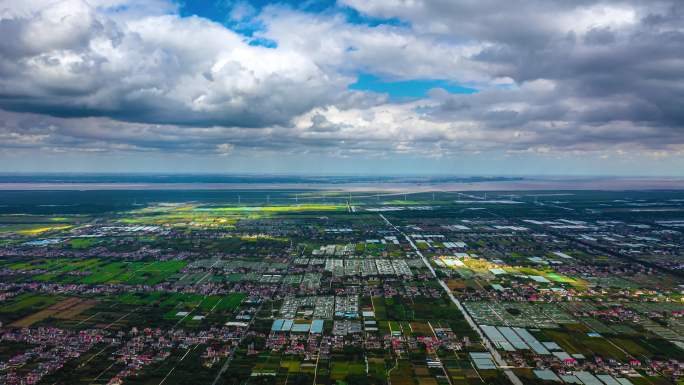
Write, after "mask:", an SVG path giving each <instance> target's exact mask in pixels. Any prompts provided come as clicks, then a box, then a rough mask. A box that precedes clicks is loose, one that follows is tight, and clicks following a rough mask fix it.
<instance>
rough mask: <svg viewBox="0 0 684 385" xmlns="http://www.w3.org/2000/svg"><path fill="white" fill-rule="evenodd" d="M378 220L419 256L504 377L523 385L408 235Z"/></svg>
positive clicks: (387, 221) (516, 384) (388, 222)
mask: <svg viewBox="0 0 684 385" xmlns="http://www.w3.org/2000/svg"><path fill="white" fill-rule="evenodd" d="M380 218H382V219H383V220H384V221H385V223H387V224H388V225H389V226H391V227H392V228H394V230H396V231H397V232H398V233H399V234H401V235H403V236H404V238H406V240H407V241H408V243H409V244H410V245H411V247H412V248H413V250H414V251H415V252H416V254H418V256H420V258H421V259H422V260H423V263H424V264H425V266H427V268H428V269H430V274H432V276H433V277H434V278H435V279H436V280H437V282H438V283H439V285H440V286H442V288H443V289H444V291H445V292H446V294H447V296H448V297H449V299H450V300H451V302H453V303H454V305H456V307H457V308H458V310H459V311H460V312H461V314H463V318H465V320H466V321H467V322H468V325H470V327H471V328H472V329H473V330H475V332H476V333H477V334H478V335H479V336H480V339H481V340H482V341H483V343H484V345H485V347H486V348H487V350H489V353H491V355H492V357H493V358H494V361H496V364H497V365H498V366H499V367H500V368H502V369H503V372H504V374H505V375H506V377H508V379H509V380H510V381H511V382H512V383H513V384H514V385H523V383H522V381H520V378H518V376H517V375H516V374H515V373H514V372H513V371H512V370H511V369H509V368H508V363H507V362H506V360H504V359H503V357H501V354H499V351H498V350H496V348H495V347H494V346H492V344H491V343H490V342H489V340H488V339H487V337H486V336H485V335H484V333H483V332H482V329H480V327H479V326H478V325H477V324H476V323H475V321H473V318H472V317H471V316H470V314H468V311H466V309H465V308H464V307H463V305H462V304H461V301H459V300H458V299H457V298H456V297H454V295H453V294H452V293H451V290H450V289H449V287H448V286H447V284H446V283H445V282H444V281H442V280H441V279H439V278H438V277H437V273H435V269H433V268H432V266H431V265H430V262H429V261H428V260H427V258H425V256H424V255H423V253H421V252H420V249H418V247H417V246H416V244H415V243H413V240H412V239H411V238H410V237H409V236H408V235H406V234H404V232H403V231H401V230H399V228H398V227H397V226H395V225H393V224H392V223H391V222H390V221H389V220H388V219H387V218H385V216H384V215H382V214H380Z"/></svg>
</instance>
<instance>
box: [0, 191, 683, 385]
mask: <svg viewBox="0 0 684 385" xmlns="http://www.w3.org/2000/svg"><path fill="white" fill-rule="evenodd" d="M103 194H105V193H104V192H101V191H96V192H79V193H77V194H75V195H74V196H75V197H77V198H73V199H80V201H79V202H80V203H73V204H72V203H68V202H69V199H72V198H68V197H66V196H62V195H60V194H56V195H55V198H54V199H56V202H58V203H56V205H53V206H50V205H48V204H46V203H45V202H44V201H41V199H42V200H44V199H47V198H46V197H44V196H43V197H40V198H33V199H37V201H36V202H38V204H33V205H32V204H31V202H30V201H27V200H30V199H32V198H31V196H32V195H31V194H28V195H27V196H26V197H20V196H19V195H16V196H15V195H12V194H9V195H8V196H7V197H6V199H7V201H8V204H7V205H6V206H7V207H4V208H2V210H4V211H2V213H1V214H0V253H1V254H2V258H1V259H0V275H2V279H1V280H0V322H1V323H2V326H1V328H0V338H1V339H2V343H0V368H5V369H0V377H1V378H3V379H6V380H7V379H11V378H28V377H29V376H33V377H36V378H40V381H41V383H46V384H48V383H50V384H54V383H58V384H61V383H63V384H74V383H78V384H89V383H92V382H93V381H94V380H95V379H97V381H101V382H102V383H105V382H110V381H121V382H123V383H124V384H154V385H157V384H159V383H164V384H183V383H189V381H192V382H193V383H206V384H212V383H214V381H216V384H253V383H264V384H266V383H269V384H270V383H273V384H283V385H284V384H288V383H292V382H294V383H297V384H350V385H353V384H378V385H381V384H382V385H384V384H392V385H396V384H406V385H409V384H411V385H414V384H415V385H457V384H482V383H485V384H511V383H513V384H515V385H519V383H523V384H551V383H556V382H557V383H560V382H561V381H564V382H571V381H573V378H575V379H578V378H580V377H581V378H584V379H586V380H587V381H591V380H590V379H588V378H590V377H588V376H591V377H592V378H595V379H596V380H597V381H602V383H605V384H608V385H610V383H611V382H610V381H611V380H610V379H614V380H615V381H621V382H620V383H625V384H626V383H628V382H626V381H629V383H632V384H635V385H639V384H661V383H662V384H667V383H673V382H676V381H681V380H682V378H680V372H679V369H678V368H679V366H678V365H679V362H680V361H682V360H684V322H683V321H682V320H681V315H682V314H684V305H683V303H684V302H682V298H683V297H682V294H681V286H680V285H682V284H684V282H682V277H681V274H680V272H679V269H678V266H679V265H678V262H677V261H679V259H680V258H681V257H682V254H681V251H682V247H681V245H682V241H683V239H684V238H683V237H682V234H681V231H680V228H681V226H682V223H684V222H682V221H684V219H681V218H679V217H678V216H677V215H676V214H667V212H664V213H665V214H663V213H662V212H661V214H659V215H658V216H654V215H653V214H650V213H649V212H648V211H633V212H632V214H629V215H628V214H627V213H629V211H626V210H628V209H629V208H630V207H641V206H642V205H645V204H653V205H657V206H658V207H671V208H672V209H673V210H675V209H677V208H678V207H679V206H681V202H682V201H681V199H683V198H682V197H681V194H680V193H678V192H670V193H666V192H624V193H620V194H616V193H609V192H593V191H585V192H582V191H573V192H557V194H558V195H549V196H548V197H546V198H544V197H543V195H542V194H539V193H535V192H515V193H511V192H499V193H492V192H489V193H488V195H487V197H486V198H485V196H484V194H480V195H478V194H477V193H472V194H470V193H469V194H468V195H467V196H464V194H462V193H458V192H443V191H442V192H435V193H432V192H429V193H407V194H388V195H387V196H384V194H383V193H378V192H352V193H349V192H334V191H318V192H317V191H304V190H301V191H299V190H297V191H279V190H267V191H250V190H240V191H214V192H206V191H204V192H192V191H188V192H186V193H184V194H179V193H177V192H173V191H170V192H161V191H160V192H150V191H141V192H138V193H136V192H126V193H123V192H111V196H112V198H111V199H109V200H106V199H104V200H103ZM404 195H406V196H404ZM0 196H2V192H0ZM27 197H28V198H27ZM473 197H474V198H473ZM20 199H23V200H24V201H18V200H20ZM13 200H14V201H13ZM511 200H512V201H515V202H516V203H515V204H512V203H510V201H511ZM101 201H107V202H110V203H109V206H107V207H102V206H101V205H100V203H99V202H101ZM13 202H14V203H13ZM17 202H19V203H21V204H18V203H17ZM57 204H59V205H61V206H59V205H57ZM13 205H14V206H13ZM74 205H76V206H74ZM12 207H14V209H13V210H14V211H12V210H11V208H12ZM559 207H561V208H559ZM675 212H676V211H673V213H675ZM9 362H12V363H18V362H19V363H21V364H12V365H9V364H8V363H9ZM3 365H5V366H3ZM532 368H534V369H532ZM553 376H557V378H558V381H556V380H554V379H553ZM563 376H565V377H563ZM606 376H608V377H606ZM561 378H563V379H561ZM518 381H519V382H518Z"/></svg>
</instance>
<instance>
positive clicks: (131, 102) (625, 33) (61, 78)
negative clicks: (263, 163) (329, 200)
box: [0, 0, 684, 157]
mask: <svg viewBox="0 0 684 385" xmlns="http://www.w3.org/2000/svg"><path fill="white" fill-rule="evenodd" d="M223 4H224V5H225V7H226V13H225V15H224V17H225V19H226V20H229V21H230V22H228V23H227V25H228V26H226V25H224V24H221V23H217V22H213V21H209V20H206V19H203V18H200V17H181V16H180V14H179V10H178V5H177V4H176V3H174V2H171V1H166V0H149V1H131V0H27V1H22V2H17V1H11V0H0V35H1V36H10V37H11V38H9V39H0V147H2V148H5V149H31V148H34V149H40V150H41V151H46V150H49V151H91V152H134V151H136V152H148V151H157V152H164V151H173V152H182V153H187V154H192V153H201V154H216V156H230V155H231V154H235V153H238V152H240V151H256V152H258V151H276V152H291V153H304V152H307V153H311V152H318V153H322V154H333V155H336V156H337V155H339V156H369V157H370V156H389V155H390V154H407V153H410V154H416V155H420V156H425V157H428V156H430V157H431V156H450V155H455V154H459V153H463V152H471V153H478V152H491V151H498V152H501V153H526V152H530V153H542V154H543V153H557V152H558V151H563V152H565V153H572V154H581V153H586V152H598V153H601V152H632V153H643V154H645V155H644V156H649V155H648V154H658V156H659V157H662V156H664V155H668V154H681V153H682V151H683V149H684V109H682V108H681V106H682V105H684V55H683V54H682V52H684V27H682V26H684V5H682V3H681V2H680V1H677V0H648V1H647V0H580V1H564V0H526V1H523V0H519V1H498V0H479V1H470V0H458V1H454V0H412V1H403V0H376V1H372V2H369V1H361V0H340V1H338V4H339V5H338V6H335V7H333V8H331V9H328V10H326V11H324V12H319V13H313V12H310V11H307V10H303V9H293V8H291V7H289V6H286V5H281V4H277V3H275V4H272V5H269V6H265V7H263V8H261V9H257V8H255V7H254V6H252V5H250V3H248V2H244V1H227V2H224V3H223ZM349 10H353V11H354V12H357V13H358V14H360V15H362V16H363V17H362V18H361V19H360V21H359V20H352V19H351V18H350V17H349V12H348V11H349ZM368 20H372V21H373V22H368ZM388 20H389V21H388ZM394 20H398V21H399V22H390V21H394ZM231 23H238V24H240V25H248V26H259V28H257V29H256V30H254V31H252V32H251V36H246V35H244V34H241V33H240V32H238V30H239V28H234V25H235V24H231ZM229 26H233V29H231V27H229ZM258 39H264V40H267V41H273V42H274V43H275V44H273V45H272V46H269V47H265V46H260V45H259V44H255V41H258ZM361 73H370V74H373V75H375V76H377V77H379V78H381V79H382V80H384V81H390V82H391V81H400V80H412V79H418V80H421V79H422V80H435V79H438V80H441V81H444V82H448V83H451V84H462V85H468V86H471V87H475V88H477V89H478V90H479V92H478V93H475V94H454V93H450V92H448V91H446V90H444V89H440V88H436V89H433V90H432V91H430V92H429V94H428V95H426V96H424V97H422V98H419V99H417V100H408V101H407V100H398V101H397V100H394V99H392V98H389V97H388V96H387V95H382V94H378V93H374V92H370V91H365V92H364V91H358V90H356V91H350V90H349V89H348V87H349V85H350V84H352V83H354V81H355V80H356V78H357V76H358V75H359V74H361Z"/></svg>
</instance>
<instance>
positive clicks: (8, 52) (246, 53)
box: [0, 0, 351, 126]
mask: <svg viewBox="0 0 684 385" xmlns="http://www.w3.org/2000/svg"><path fill="white" fill-rule="evenodd" d="M26 8H27V9H23V10H22V11H21V12H15V13H14V14H7V13H5V14H4V16H3V18H2V19H0V31H2V32H4V33H3V35H4V36H13V37H14V38H13V39H3V42H4V43H0V50H1V51H2V59H0V73H1V74H2V77H1V78H0V93H1V94H2V98H1V99H0V106H1V107H3V108H5V109H10V110H15V111H38V112H43V113H48V114H52V115H56V116H110V117H113V118H115V119H120V120H127V121H133V122H148V123H160V124H186V125H205V126H207V125H214V124H218V125H224V126H264V125H269V124H283V123H286V122H287V121H288V120H289V119H291V118H292V117H293V116H295V115H297V114H300V113H303V112H306V111H308V110H310V109H311V108H312V107H314V106H316V105H318V104H319V103H321V102H331V101H333V100H334V97H335V94H336V92H335V91H338V90H340V89H344V87H345V86H346V84H347V83H348V82H349V81H350V80H351V79H350V78H348V77H344V76H341V75H338V74H336V73H325V72H323V71H322V70H321V69H320V68H319V66H318V65H317V64H316V63H315V62H314V61H312V60H311V59H310V58H309V57H307V56H306V55H304V54H303V53H301V52H297V51H294V50H290V49H286V48H278V49H269V48H265V47H259V46H251V45H249V44H248V43H247V42H246V41H245V39H244V37H243V36H241V35H239V34H237V33H235V32H233V31H231V30H229V29H227V28H225V27H223V26H221V25H219V24H216V23H213V22H210V21H208V20H205V19H200V18H181V17H179V16H178V15H175V14H167V15H154V16H145V17H138V18H125V19H118V20H117V18H112V17H109V16H108V13H107V12H103V11H101V10H100V9H99V8H97V7H94V6H92V5H91V4H90V3H88V2H86V1H85V0H63V1H57V2H52V3H50V4H48V5H46V6H44V7H43V6H36V7H35V8H33V9H29V8H28V7H26ZM293 94H298V96H297V97H296V98H294V97H291V95H293Z"/></svg>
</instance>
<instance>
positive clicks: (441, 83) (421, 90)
mask: <svg viewBox="0 0 684 385" xmlns="http://www.w3.org/2000/svg"><path fill="white" fill-rule="evenodd" d="M433 88H442V89H444V90H446V91H447V92H449V93H452V94H474V93H477V90H476V89H474V88H469V87H464V86H461V85H458V84H454V83H452V82H449V81H447V80H442V79H412V80H400V81H387V80H382V79H380V78H379V77H377V76H375V75H372V74H361V75H359V77H358V79H357V81H356V83H354V84H352V85H350V86H349V89H351V90H359V91H373V92H378V93H385V94H389V96H390V97H391V98H393V99H411V98H422V97H425V96H427V93H428V91H430V90H431V89H433Z"/></svg>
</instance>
